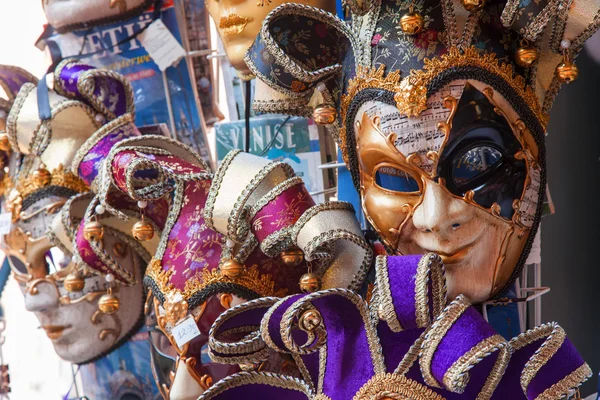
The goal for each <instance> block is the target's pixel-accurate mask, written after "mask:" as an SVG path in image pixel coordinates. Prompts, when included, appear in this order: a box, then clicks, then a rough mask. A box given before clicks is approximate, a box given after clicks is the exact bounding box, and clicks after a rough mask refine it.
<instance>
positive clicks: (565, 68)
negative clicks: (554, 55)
mask: <svg viewBox="0 0 600 400" xmlns="http://www.w3.org/2000/svg"><path fill="white" fill-rule="evenodd" d="M578 76H579V70H578V69H577V66H576V65H575V64H574V63H573V62H572V61H570V60H568V59H565V60H564V62H562V63H560V64H559V65H558V67H556V77H557V78H558V80H559V81H560V82H561V83H571V82H573V81H575V80H576V79H577V77H578Z"/></svg>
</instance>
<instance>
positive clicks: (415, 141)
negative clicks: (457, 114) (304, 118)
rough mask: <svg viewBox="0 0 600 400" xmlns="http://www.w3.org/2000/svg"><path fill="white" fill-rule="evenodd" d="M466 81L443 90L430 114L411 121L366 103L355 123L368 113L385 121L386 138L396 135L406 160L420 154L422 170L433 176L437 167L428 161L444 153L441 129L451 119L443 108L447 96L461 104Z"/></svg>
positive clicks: (395, 111)
mask: <svg viewBox="0 0 600 400" xmlns="http://www.w3.org/2000/svg"><path fill="white" fill-rule="evenodd" d="M464 84H465V81H464V80H461V81H454V82H452V84H449V85H446V86H445V87H444V88H443V89H442V90H440V91H438V92H437V93H435V94H434V95H432V96H430V97H429V98H428V99H427V110H425V111H423V112H422V113H421V115H419V116H418V117H411V118H408V117H406V116H405V115H402V114H400V112H399V111H398V109H397V108H396V106H394V105H390V104H385V103H382V102H378V101H367V102H365V103H364V104H363V105H362V106H361V107H360V109H359V110H358V113H357V114H356V117H355V118H356V119H355V121H360V119H361V118H362V115H363V113H364V112H366V113H367V115H368V116H369V117H370V118H373V117H375V116H379V117H380V118H381V127H380V130H381V131H382V132H383V133H384V135H385V136H388V135H389V134H390V133H396V134H397V136H398V138H397V139H396V148H397V149H398V150H399V151H400V152H401V153H402V154H404V155H405V156H406V157H408V156H410V155H411V154H413V153H415V152H418V154H419V156H420V159H421V165H420V166H421V168H423V170H425V171H426V172H427V173H430V172H431V169H432V167H433V163H432V162H431V161H430V160H428V159H427V157H426V154H427V152H429V151H436V152H438V151H439V150H440V147H441V146H442V143H444V138H445V135H444V133H443V132H442V131H441V130H440V129H438V124H439V123H440V122H446V121H447V119H448V117H449V116H450V111H451V110H450V109H449V108H446V107H444V106H443V101H444V98H446V97H447V96H452V97H454V98H455V99H456V100H457V101H459V100H460V96H461V95H462V92H463V89H464Z"/></svg>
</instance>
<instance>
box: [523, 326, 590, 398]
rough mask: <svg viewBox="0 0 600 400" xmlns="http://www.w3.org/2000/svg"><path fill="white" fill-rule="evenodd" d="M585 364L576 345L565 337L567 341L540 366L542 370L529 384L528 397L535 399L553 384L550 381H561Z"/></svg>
mask: <svg viewBox="0 0 600 400" xmlns="http://www.w3.org/2000/svg"><path fill="white" fill-rule="evenodd" d="M583 364H584V361H583V359H582V358H581V356H580V355H579V353H578V352H577V349H575V346H573V344H572V343H571V341H570V340H569V339H568V338H565V341H564V342H563V344H562V346H560V348H559V349H558V351H557V352H556V354H555V355H554V357H552V358H551V359H550V360H548V362H547V363H546V364H545V365H544V366H543V367H542V368H540V371H539V372H538V373H537V375H536V376H535V378H533V380H532V381H531V383H530V384H529V386H528V388H527V397H528V398H530V399H535V398H536V397H537V396H539V395H540V394H541V393H542V392H544V390H546V389H548V388H549V387H550V386H551V385H549V383H554V382H558V381H560V380H561V379H563V378H564V377H566V376H567V375H569V374H570V373H571V372H573V371H575V370H576V369H577V368H579V367H581V366H582V365H583Z"/></svg>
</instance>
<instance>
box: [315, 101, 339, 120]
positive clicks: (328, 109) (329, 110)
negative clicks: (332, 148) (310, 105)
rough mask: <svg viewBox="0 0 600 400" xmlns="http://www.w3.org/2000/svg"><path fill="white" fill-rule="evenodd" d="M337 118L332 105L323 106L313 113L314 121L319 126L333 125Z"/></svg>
mask: <svg viewBox="0 0 600 400" xmlns="http://www.w3.org/2000/svg"><path fill="white" fill-rule="evenodd" d="M336 118H337V111H336V110H335V107H333V106H332V105H330V104H321V105H319V106H317V107H316V108H315V109H314V111H313V120H314V121H315V122H316V123H317V124H318V125H331V124H333V123H334V122H335V119H336Z"/></svg>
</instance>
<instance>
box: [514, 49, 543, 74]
mask: <svg viewBox="0 0 600 400" xmlns="http://www.w3.org/2000/svg"><path fill="white" fill-rule="evenodd" d="M538 56H539V52H538V50H537V49H536V47H535V46H533V45H532V44H529V43H522V44H521V46H520V47H519V48H518V49H517V51H515V62H516V63H517V65H518V66H520V67H523V68H529V67H531V65H533V63H534V62H535V61H536V60H537V59H538Z"/></svg>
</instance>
